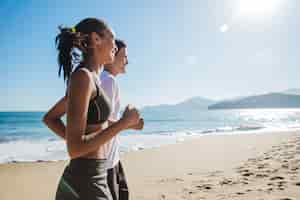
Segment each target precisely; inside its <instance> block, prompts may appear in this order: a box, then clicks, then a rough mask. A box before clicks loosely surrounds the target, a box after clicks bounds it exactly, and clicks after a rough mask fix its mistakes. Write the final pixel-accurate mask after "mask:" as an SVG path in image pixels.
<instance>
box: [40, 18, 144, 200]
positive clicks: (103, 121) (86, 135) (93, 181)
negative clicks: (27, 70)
mask: <svg viewBox="0 0 300 200" xmlns="http://www.w3.org/2000/svg"><path fill="white" fill-rule="evenodd" d="M56 45H57V50H58V64H59V75H60V74H61V72H63V76H64V80H65V81H66V82H67V92H66V96H65V97H64V98H62V99H61V100H60V101H59V102H58V103H57V104H56V105H55V106H54V107H55V109H54V110H53V109H52V111H51V110H50V111H49V112H48V113H47V114H46V116H44V118H43V121H44V122H45V123H46V125H47V126H48V127H49V128H50V129H51V130H53V131H54V132H55V133H56V134H58V135H60V136H61V137H62V138H64V139H65V140H66V144H67V150H68V153H69V156H70V163H69V164H68V166H67V167H66V168H65V170H64V172H63V175H62V177H61V179H60V181H59V185H58V188H57V191H56V197H55V198H56V200H71V199H82V200H83V199H84V200H86V199H87V200H92V199H95V200H96V199H97V200H111V199H112V196H111V194H110V192H109V189H108V185H107V158H106V153H107V152H106V151H107V142H108V141H109V140H111V138H113V137H114V136H116V135H117V134H118V133H120V132H121V131H122V130H126V129H129V128H130V127H132V126H133V125H135V124H137V123H138V122H139V113H138V111H137V110H136V109H135V108H132V107H130V106H127V107H126V109H125V111H124V113H123V115H122V117H121V118H120V119H119V120H118V121H117V122H115V123H114V124H112V125H111V126H109V127H108V123H107V120H108V117H109V115H110V113H111V105H110V103H109V100H108V97H107V96H106V94H105V92H104V91H103V89H102V88H101V86H100V84H99V83H100V80H99V74H100V72H101V71H102V70H103V65H106V64H110V63H112V62H113V60H114V56H115V51H116V46H115V42H114V34H113V32H112V30H111V29H110V27H109V26H108V25H107V24H106V23H105V22H103V21H101V20H99V19H95V18H87V19H84V20H82V21H81V22H79V23H78V24H77V25H76V26H75V27H74V28H60V33H59V34H58V36H57V37H56ZM78 50H79V51H80V52H78ZM65 111H66V114H67V122H66V126H64V124H63V122H62V120H61V119H59V120H58V121H56V122H53V121H52V123H49V121H51V120H49V118H50V117H49V116H50V115H52V116H56V118H57V116H63V114H64V113H65Z"/></svg>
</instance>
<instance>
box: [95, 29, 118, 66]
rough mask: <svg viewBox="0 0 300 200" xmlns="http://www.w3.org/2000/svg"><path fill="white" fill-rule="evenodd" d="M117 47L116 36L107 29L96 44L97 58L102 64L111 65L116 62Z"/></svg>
mask: <svg viewBox="0 0 300 200" xmlns="http://www.w3.org/2000/svg"><path fill="white" fill-rule="evenodd" d="M116 51H117V47H116V44H115V35H114V33H113V32H112V30H110V29H105V30H104V31H103V32H102V35H101V36H99V35H98V37H97V39H96V42H95V56H96V57H97V58H98V59H97V60H98V61H99V62H100V64H110V63H112V62H113V61H114V58H115V52H116Z"/></svg>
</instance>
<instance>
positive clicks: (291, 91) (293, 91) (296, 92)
mask: <svg viewBox="0 0 300 200" xmlns="http://www.w3.org/2000/svg"><path fill="white" fill-rule="evenodd" d="M280 93H283V94H293V95H300V89H297V88H292V89H288V90H284V91H282V92H280Z"/></svg>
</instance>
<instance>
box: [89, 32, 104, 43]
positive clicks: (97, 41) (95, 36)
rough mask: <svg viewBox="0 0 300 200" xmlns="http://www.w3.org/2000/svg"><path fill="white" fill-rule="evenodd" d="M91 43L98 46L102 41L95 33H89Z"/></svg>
mask: <svg viewBox="0 0 300 200" xmlns="http://www.w3.org/2000/svg"><path fill="white" fill-rule="evenodd" d="M91 42H92V44H96V45H99V44H101V42H102V39H101V37H100V36H99V35H98V34H97V33H96V32H92V33H91Z"/></svg>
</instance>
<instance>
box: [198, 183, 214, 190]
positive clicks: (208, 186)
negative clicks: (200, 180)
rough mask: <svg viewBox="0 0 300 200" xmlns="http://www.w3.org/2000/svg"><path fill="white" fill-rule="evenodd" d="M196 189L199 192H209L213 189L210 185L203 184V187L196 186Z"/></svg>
mask: <svg viewBox="0 0 300 200" xmlns="http://www.w3.org/2000/svg"><path fill="white" fill-rule="evenodd" d="M196 188H198V189H199V190H211V189H212V188H213V185H212V184H203V185H197V186H196Z"/></svg>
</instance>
